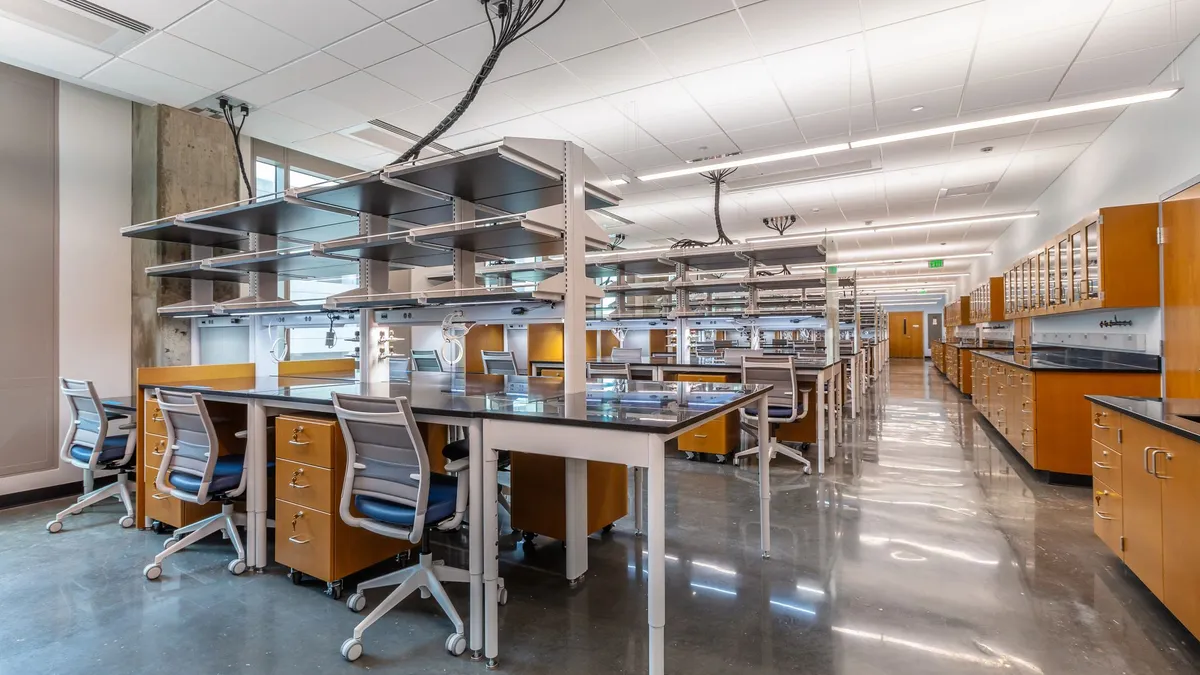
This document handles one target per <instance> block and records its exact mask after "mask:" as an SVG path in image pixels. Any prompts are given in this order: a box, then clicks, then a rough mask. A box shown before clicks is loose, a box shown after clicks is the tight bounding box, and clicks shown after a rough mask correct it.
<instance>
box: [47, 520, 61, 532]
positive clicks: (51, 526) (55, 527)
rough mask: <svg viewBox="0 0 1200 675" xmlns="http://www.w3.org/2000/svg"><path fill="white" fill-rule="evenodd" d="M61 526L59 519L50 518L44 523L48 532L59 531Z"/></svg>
mask: <svg viewBox="0 0 1200 675" xmlns="http://www.w3.org/2000/svg"><path fill="white" fill-rule="evenodd" d="M62 526H63V523H62V521H61V520H52V521H50V522H48V523H46V531H47V532H49V533H50V534H57V533H59V532H62Z"/></svg>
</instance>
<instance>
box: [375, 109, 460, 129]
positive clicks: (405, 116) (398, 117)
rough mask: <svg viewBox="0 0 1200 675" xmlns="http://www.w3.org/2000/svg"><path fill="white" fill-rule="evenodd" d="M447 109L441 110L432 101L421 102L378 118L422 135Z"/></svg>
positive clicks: (433, 125)
mask: <svg viewBox="0 0 1200 675" xmlns="http://www.w3.org/2000/svg"><path fill="white" fill-rule="evenodd" d="M448 112H450V111H449V110H443V109H442V108H439V107H437V106H435V105H433V104H432V103H422V104H421V105H418V106H414V107H412V108H409V109H407V110H401V111H399V112H394V113H390V114H388V115H384V116H383V117H380V118H379V119H381V120H383V121H384V122H387V123H388V124H392V125H395V126H398V127H400V128H401V129H404V130H405V131H408V132H410V133H414V134H417V135H418V136H424V135H425V134H427V133H429V132H430V131H431V130H432V129H433V128H434V127H435V126H437V124H438V122H441V121H442V118H444V117H445V116H446V113H448Z"/></svg>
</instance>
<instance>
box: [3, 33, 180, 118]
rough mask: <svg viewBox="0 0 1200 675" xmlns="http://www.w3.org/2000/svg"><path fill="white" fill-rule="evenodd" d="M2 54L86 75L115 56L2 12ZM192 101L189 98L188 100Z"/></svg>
mask: <svg viewBox="0 0 1200 675" xmlns="http://www.w3.org/2000/svg"><path fill="white" fill-rule="evenodd" d="M0 56H5V57H7V58H6V59H5V60H8V59H13V60H16V61H17V62H19V63H28V64H30V65H32V66H38V67H41V68H47V69H49V70H52V71H55V72H59V73H62V74H63V75H69V76H71V77H83V76H84V75H85V74H87V73H88V72H89V71H91V70H92V69H94V68H96V67H97V66H99V65H100V64H102V63H104V62H105V61H108V60H109V59H111V58H112V54H109V53H107V52H102V51H100V50H99V49H92V48H91V47H85V46H84V45H81V44H79V43H76V42H72V41H70V40H67V39H64V38H60V37H58V36H57V35H51V34H50V33H47V32H45V31H40V30H38V29H36V28H33V27H30V26H27V25H25V24H23V23H20V22H18V21H10V20H8V19H6V18H4V17H3V16H0ZM189 102H190V101H189Z"/></svg>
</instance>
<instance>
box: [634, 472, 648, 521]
mask: <svg viewBox="0 0 1200 675" xmlns="http://www.w3.org/2000/svg"><path fill="white" fill-rule="evenodd" d="M645 531H646V470H645V469H643V468H642V467H640V466H635V467H633V535H634V536H635V537H640V536H642V534H643V533H644V532H645Z"/></svg>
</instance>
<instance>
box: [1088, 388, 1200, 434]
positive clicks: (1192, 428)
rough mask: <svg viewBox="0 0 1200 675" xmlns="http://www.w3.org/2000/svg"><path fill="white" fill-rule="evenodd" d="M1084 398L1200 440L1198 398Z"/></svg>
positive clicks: (1199, 401)
mask: <svg viewBox="0 0 1200 675" xmlns="http://www.w3.org/2000/svg"><path fill="white" fill-rule="evenodd" d="M1084 398H1086V399H1087V400H1089V401H1091V402H1093V403H1096V404H1099V405H1102V406H1104V407H1105V408H1108V409H1110V410H1115V411H1117V412H1119V413H1122V414H1124V415H1129V416H1130V417H1133V418H1135V419H1138V420H1141V421H1143V422H1146V423H1147V424H1153V425H1154V426H1156V427H1158V428H1160V429H1163V430H1165V431H1169V432H1171V433H1173V434H1175V435H1177V436H1183V437H1184V438H1187V439H1188V440H1190V441H1195V442H1197V443H1200V422H1193V421H1192V420H1190V419H1187V418H1188V417H1193V418H1195V419H1197V420H1200V399H1194V398H1168V399H1166V400H1165V401H1164V400H1163V399H1160V398H1131V397H1127V396H1085V397H1084Z"/></svg>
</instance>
